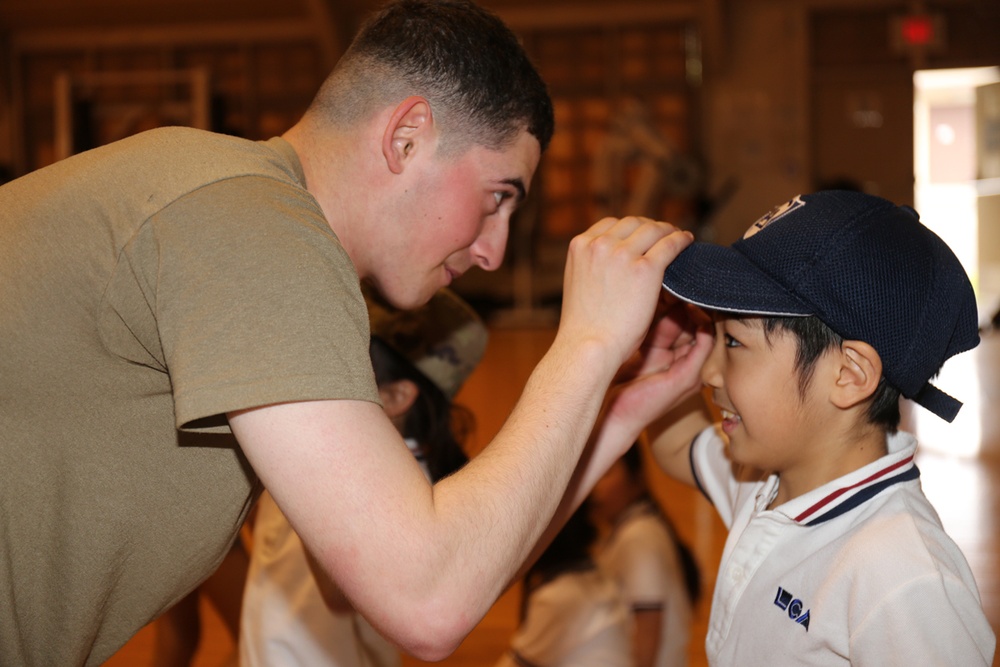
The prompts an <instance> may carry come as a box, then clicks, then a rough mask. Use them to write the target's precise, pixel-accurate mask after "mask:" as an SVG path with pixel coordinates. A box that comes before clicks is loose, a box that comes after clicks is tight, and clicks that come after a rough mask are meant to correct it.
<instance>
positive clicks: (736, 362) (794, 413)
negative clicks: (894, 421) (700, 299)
mask: <svg viewBox="0 0 1000 667" xmlns="http://www.w3.org/2000/svg"><path fill="white" fill-rule="evenodd" d="M714 320H715V332H716V339H715V348H714V349H713V350H712V353H711V355H710V356H709V358H708V361H706V362H705V366H704V367H703V369H702V380H703V381H704V382H705V383H706V384H707V385H709V386H710V387H711V388H712V399H713V402H715V404H716V405H717V406H718V407H719V408H720V409H721V410H722V414H723V422H722V429H723V431H724V432H725V433H726V435H727V436H728V438H729V449H730V456H731V457H732V459H733V461H734V462H736V463H741V464H744V465H749V466H753V467H755V468H758V469H761V470H765V471H773V472H787V471H789V470H791V469H793V468H800V467H802V466H806V465H808V463H809V459H808V457H807V456H806V452H807V451H808V450H809V449H810V448H809V447H807V446H806V444H807V443H810V442H811V441H812V440H813V439H814V438H815V437H816V434H817V433H822V432H823V429H822V415H823V414H824V413H823V411H822V410H819V409H817V408H818V407H819V405H820V402H819V400H818V399H819V396H818V390H817V389H815V385H816V383H815V382H810V383H809V386H808V387H807V388H806V391H805V394H804V395H803V394H801V393H800V390H799V372H798V370H797V369H796V366H795V358H796V354H797V351H798V345H797V342H796V340H795V337H794V335H792V334H790V333H788V332H786V331H782V330H776V331H774V332H771V333H770V334H769V336H770V337H769V338H768V337H766V336H765V332H764V327H763V323H762V321H761V320H760V318H735V317H728V316H726V315H724V314H716V315H715V317H714Z"/></svg>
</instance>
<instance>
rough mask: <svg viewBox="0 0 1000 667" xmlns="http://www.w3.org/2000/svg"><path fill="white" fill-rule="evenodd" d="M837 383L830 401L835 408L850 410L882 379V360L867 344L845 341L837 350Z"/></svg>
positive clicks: (875, 387) (872, 391)
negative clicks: (838, 353)
mask: <svg viewBox="0 0 1000 667" xmlns="http://www.w3.org/2000/svg"><path fill="white" fill-rule="evenodd" d="M839 364H840V366H839V368H838V369H837V370H838V372H837V381H836V383H835V384H834V387H833V392H832V400H833V402H834V404H835V405H836V406H837V407H840V408H850V407H853V406H855V405H857V404H858V403H861V402H862V401H865V400H867V399H868V398H870V397H871V396H872V395H873V394H874V393H875V390H876V389H878V383H879V380H881V379H882V358H881V357H880V356H879V355H878V352H876V351H875V348H873V347H872V346H871V345H869V344H868V343H865V342H863V341H860V340H845V341H844V342H843V344H842V345H841V348H840V357H839Z"/></svg>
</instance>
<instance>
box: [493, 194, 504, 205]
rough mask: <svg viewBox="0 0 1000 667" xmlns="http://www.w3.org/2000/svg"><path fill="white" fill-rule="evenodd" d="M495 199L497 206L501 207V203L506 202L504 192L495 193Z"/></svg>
mask: <svg viewBox="0 0 1000 667" xmlns="http://www.w3.org/2000/svg"><path fill="white" fill-rule="evenodd" d="M493 199H495V200H496V203H497V206H499V205H500V202H502V201H503V200H504V193H503V192H499V191H498V192H494V193H493Z"/></svg>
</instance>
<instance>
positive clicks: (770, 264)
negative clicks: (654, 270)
mask: <svg viewBox="0 0 1000 667" xmlns="http://www.w3.org/2000/svg"><path fill="white" fill-rule="evenodd" d="M663 287H664V288H665V289H667V290H668V291H669V292H671V293H672V294H675V295H676V296H678V297H679V298H680V299H682V300H684V301H688V302H690V303H694V304H696V305H698V306H701V307H703V308H707V309H710V310H719V311H724V312H729V313H736V314H746V315H763V316H784V317H789V316H791V317H804V316H810V315H812V316H815V317H817V318H818V319H819V320H820V321H822V322H823V323H825V324H826V325H827V326H828V327H830V328H831V329H832V330H833V331H835V332H836V333H837V334H839V335H840V336H841V337H843V338H844V339H846V340H861V341H864V342H866V343H868V344H869V345H871V346H872V347H873V348H875V351H876V352H878V354H879V356H880V357H881V359H882V373H883V375H884V376H885V378H886V381H887V382H888V383H889V384H891V385H892V386H894V387H895V388H896V389H898V390H899V391H900V393H901V394H902V395H903V396H904V397H906V398H909V399H912V400H913V401H914V402H916V403H917V404H919V405H921V406H923V407H924V408H926V409H928V410H930V411H931V412H933V413H934V414H936V415H937V416H939V417H941V418H942V419H944V420H946V421H949V422H950V421H952V420H954V418H955V416H956V415H957V414H958V411H959V408H961V407H962V404H961V403H960V402H959V401H957V400H956V399H954V398H952V397H951V396H949V395H948V394H946V393H944V392H943V391H941V390H940V389H938V388H937V387H934V386H933V385H931V384H930V382H929V381H930V379H931V378H932V377H934V375H935V374H936V373H937V371H938V369H939V368H940V367H941V364H943V363H944V362H945V361H946V360H947V359H948V358H950V357H952V356H953V355H956V354H958V353H960V352H964V351H966V350H970V349H972V348H974V347H975V346H976V345H978V344H979V317H978V313H977V310H976V297H975V293H974V292H973V290H972V284H971V283H970V282H969V277H968V276H967V275H966V273H965V270H964V269H963V268H962V265H961V263H960V262H959V261H958V258H957V257H955V254H954V253H953V252H952V251H951V249H950V248H949V247H948V246H947V245H946V244H945V243H944V241H942V240H941V239H940V238H939V237H938V236H937V235H936V234H934V233H933V232H932V231H931V230H929V229H927V227H925V226H924V225H923V224H922V223H921V222H920V218H919V216H918V215H917V212H916V211H914V210H913V209H912V208H910V207H908V206H896V205H895V204H893V203H892V202H890V201H888V200H886V199H882V198H881V197H875V196H873V195H868V194H864V193H861V192H853V191H834V190H831V191H824V192H817V193H814V194H807V195H799V196H797V197H795V198H794V199H792V200H791V201H789V202H787V203H785V204H782V205H781V206H778V207H776V208H775V209H773V210H772V211H771V212H769V213H768V214H767V215H765V216H764V217H762V218H761V219H760V220H758V221H757V222H755V223H754V224H753V225H752V226H751V227H750V229H748V230H747V232H746V234H744V235H743V238H742V239H740V240H739V241H737V242H735V243H734V244H733V245H731V246H729V247H724V246H718V245H712V244H708V243H694V244H692V245H691V246H689V247H688V248H686V249H685V250H684V251H683V252H682V253H681V254H680V255H679V256H678V257H677V259H675V260H674V261H673V263H671V264H670V266H669V267H667V270H666V272H665V273H664V276H663Z"/></svg>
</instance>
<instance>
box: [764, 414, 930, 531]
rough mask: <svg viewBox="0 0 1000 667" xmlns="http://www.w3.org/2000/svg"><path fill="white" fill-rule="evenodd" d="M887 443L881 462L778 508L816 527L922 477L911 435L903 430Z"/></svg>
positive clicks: (869, 465) (800, 522)
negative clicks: (885, 492)
mask: <svg viewBox="0 0 1000 667" xmlns="http://www.w3.org/2000/svg"><path fill="white" fill-rule="evenodd" d="M886 446H887V449H888V452H889V453H888V454H886V455H885V456H883V457H882V458H880V459H879V460H878V461H874V462H873V463H870V464H868V465H866V466H865V467H863V468H859V469H858V470H855V471H854V472H852V473H849V474H847V475H844V476H843V477H840V478H838V479H835V480H833V481H832V482H829V483H827V484H824V485H823V486H821V487H819V488H818V489H815V490H813V491H810V492H809V493H807V494H805V495H803V496H799V497H798V498H795V499H793V500H790V501H788V502H787V503H785V504H784V505H782V506H781V507H778V508H775V509H776V511H778V512H781V513H782V514H784V515H786V516H788V517H789V518H791V519H792V520H793V521H795V522H796V523H798V524H799V525H802V526H815V525H818V524H821V523H824V522H826V521H829V520H830V519H834V518H836V517H838V516H840V515H842V514H845V513H847V512H850V511H851V510H853V509H855V508H856V507H860V506H861V505H864V504H865V503H867V502H868V501H869V500H871V499H872V498H874V497H876V496H877V495H879V494H880V493H882V492H883V491H885V490H887V489H889V488H891V487H893V486H896V485H897V484H902V483H903V482H909V481H912V480H915V479H918V478H919V477H920V470H919V469H918V468H917V465H916V463H915V462H914V460H913V456H914V453H915V452H916V448H917V441H916V439H915V438H914V437H913V436H912V435H911V434H909V433H905V432H902V431H900V432H898V433H895V434H893V435H890V436H888V437H887V439H886ZM774 491H775V492H776V491H777V485H775V486H774Z"/></svg>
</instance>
